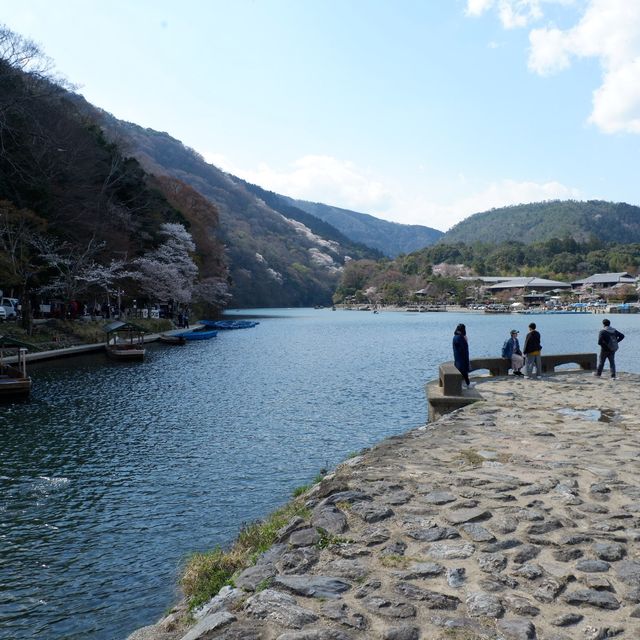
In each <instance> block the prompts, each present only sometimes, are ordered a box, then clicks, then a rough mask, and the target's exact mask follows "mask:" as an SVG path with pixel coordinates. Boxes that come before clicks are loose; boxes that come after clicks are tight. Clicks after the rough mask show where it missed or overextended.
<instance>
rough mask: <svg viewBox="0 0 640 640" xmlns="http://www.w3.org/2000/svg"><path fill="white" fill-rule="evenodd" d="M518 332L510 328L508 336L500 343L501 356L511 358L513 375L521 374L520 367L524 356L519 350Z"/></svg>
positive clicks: (522, 364)
mask: <svg viewBox="0 0 640 640" xmlns="http://www.w3.org/2000/svg"><path fill="white" fill-rule="evenodd" d="M518 333H519V331H517V330H516V329H511V334H510V337H509V338H507V339H506V340H505V341H504V344H503V345H502V357H503V358H507V359H508V360H511V368H512V369H513V375H514V376H522V375H523V374H522V371H520V369H522V367H523V366H524V357H523V355H522V351H521V350H520V343H519V342H518Z"/></svg>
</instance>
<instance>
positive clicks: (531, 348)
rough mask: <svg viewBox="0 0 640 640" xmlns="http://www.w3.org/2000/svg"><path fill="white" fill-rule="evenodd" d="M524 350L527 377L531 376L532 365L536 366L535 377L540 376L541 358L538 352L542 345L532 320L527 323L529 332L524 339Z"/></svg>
mask: <svg viewBox="0 0 640 640" xmlns="http://www.w3.org/2000/svg"><path fill="white" fill-rule="evenodd" d="M522 351H523V352H524V355H525V358H526V362H527V378H533V377H534V376H533V365H534V364H535V366H536V375H535V377H536V378H541V377H542V358H541V357H540V352H541V351H542V345H541V344H540V333H539V332H538V331H536V323H535V322H532V323H531V324H530V325H529V333H527V337H526V338H525V339H524V349H523V350H522Z"/></svg>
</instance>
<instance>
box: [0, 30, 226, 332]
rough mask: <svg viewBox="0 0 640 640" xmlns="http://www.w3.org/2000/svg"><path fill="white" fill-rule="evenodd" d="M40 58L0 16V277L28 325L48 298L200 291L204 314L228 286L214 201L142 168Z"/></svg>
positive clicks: (185, 300)
mask: <svg viewBox="0 0 640 640" xmlns="http://www.w3.org/2000/svg"><path fill="white" fill-rule="evenodd" d="M50 68H51V65H50V62H49V61H48V59H47V58H46V57H45V56H44V55H43V54H42V53H41V52H40V50H39V49H38V47H37V46H36V45H35V44H34V43H32V42H30V41H28V40H25V39H23V38H21V37H20V36H19V35H17V34H15V33H13V32H11V31H10V30H8V29H6V28H5V27H2V26H0V141H1V144H0V288H1V289H3V290H4V292H5V295H10V294H13V295H14V296H15V297H19V298H20V299H21V302H22V309H23V317H24V320H25V322H26V323H27V324H28V323H29V321H30V317H31V308H32V307H33V306H34V305H37V304H38V302H40V301H51V300H53V301H56V300H57V301H60V302H61V303H63V304H68V303H70V302H71V301H72V300H75V301H79V302H80V303H84V304H87V305H91V307H92V308H93V306H94V304H100V303H101V302H103V301H104V300H105V299H110V298H111V299H112V300H114V299H118V301H119V303H122V304H124V305H131V303H132V300H133V299H138V300H140V301H144V300H149V301H153V302H175V303H176V304H178V303H179V304H190V303H192V302H196V301H197V300H198V299H199V301H200V302H201V303H202V305H203V308H206V309H209V310H210V311H211V312H214V313H215V311H217V310H218V309H219V308H220V306H221V305H223V304H224V301H225V299H226V297H227V293H226V289H227V282H226V280H227V270H226V266H225V263H224V256H223V248H222V246H221V245H220V244H219V243H218V242H217V241H216V240H215V230H216V228H217V226H218V214H217V211H216V210H215V208H214V207H212V206H211V205H210V204H209V203H207V202H206V201H204V200H203V199H202V198H201V197H200V196H199V195H198V194H197V193H196V192H195V191H193V189H191V188H190V187H188V186H187V185H186V184H183V183H180V182H178V181H175V180H173V181H170V180H165V179H156V178H153V177H152V176H149V175H148V174H147V173H146V172H145V171H144V170H143V168H142V167H141V166H140V164H139V163H138V162H137V161H136V160H135V159H133V158H132V157H130V156H128V155H126V154H125V153H123V150H122V148H121V147H120V146H119V145H118V144H117V143H115V142H114V141H109V140H107V139H106V138H105V136H104V135H103V133H102V131H101V128H100V126H99V123H98V122H97V121H96V120H95V118H92V117H91V114H90V113H88V112H87V111H86V110H81V109H79V108H78V99H77V97H75V96H74V95H73V94H72V93H71V92H70V91H69V90H68V89H67V88H66V87H65V86H63V84H61V83H60V82H58V81H56V79H55V77H54V76H53V75H52V74H51V71H50ZM190 229H192V230H193V231H194V233H195V235H196V236H197V238H198V240H197V246H196V245H195V244H194V238H193V236H192V234H191V232H190ZM151 274H152V275H151ZM122 292H124V294H122ZM123 296H124V297H123Z"/></svg>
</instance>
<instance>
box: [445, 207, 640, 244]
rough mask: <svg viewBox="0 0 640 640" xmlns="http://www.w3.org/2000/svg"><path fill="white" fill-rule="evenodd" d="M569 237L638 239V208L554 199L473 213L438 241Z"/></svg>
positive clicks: (614, 239) (503, 240) (529, 240)
mask: <svg viewBox="0 0 640 640" xmlns="http://www.w3.org/2000/svg"><path fill="white" fill-rule="evenodd" d="M563 237H570V238H573V239H574V240H576V241H578V242H584V241H587V240H589V239H590V238H598V239H599V240H602V241H604V242H640V208H639V207H635V206H632V205H629V204H625V203H624V202H619V203H615V202H603V201H600V200H589V201H587V202H578V201H576V200H554V201H549V202H535V203H532V204H520V205H517V206H513V207H503V208H501V209H491V211H485V212H483V213H476V214H474V215H472V216H471V217H469V218H466V219H465V220H463V221H462V222H459V223H458V224H457V225H455V226H454V227H452V228H451V229H450V230H449V231H447V233H446V234H445V235H444V236H443V237H442V238H441V240H440V242H447V243H453V242H466V243H473V242H487V243H493V244H497V243H500V242H507V241H509V240H516V241H519V242H524V243H525V244H530V243H532V242H542V241H544V240H549V239H551V238H563Z"/></svg>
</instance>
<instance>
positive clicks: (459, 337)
mask: <svg viewBox="0 0 640 640" xmlns="http://www.w3.org/2000/svg"><path fill="white" fill-rule="evenodd" d="M453 363H454V364H455V365H456V369H457V370H458V371H459V372H460V373H461V374H462V378H463V379H464V381H465V384H466V385H467V389H469V388H470V387H473V386H474V385H473V383H472V382H470V380H469V369H470V368H471V367H470V364H469V343H468V341H467V328H466V327H465V326H464V325H463V324H459V325H458V326H457V327H456V330H455V331H454V333H453Z"/></svg>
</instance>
